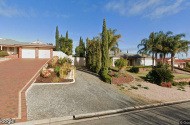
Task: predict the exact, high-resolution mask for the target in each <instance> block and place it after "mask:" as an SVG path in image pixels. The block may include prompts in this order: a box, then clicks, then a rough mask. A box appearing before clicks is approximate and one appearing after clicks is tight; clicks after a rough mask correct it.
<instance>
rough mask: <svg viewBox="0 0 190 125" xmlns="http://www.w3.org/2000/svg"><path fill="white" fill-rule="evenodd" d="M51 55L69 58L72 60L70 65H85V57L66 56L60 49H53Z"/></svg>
mask: <svg viewBox="0 0 190 125" xmlns="http://www.w3.org/2000/svg"><path fill="white" fill-rule="evenodd" d="M53 56H58V57H59V58H69V59H71V60H72V65H75V66H86V58H85V57H72V55H70V56H68V55H67V54H65V53H63V52H62V51H53Z"/></svg>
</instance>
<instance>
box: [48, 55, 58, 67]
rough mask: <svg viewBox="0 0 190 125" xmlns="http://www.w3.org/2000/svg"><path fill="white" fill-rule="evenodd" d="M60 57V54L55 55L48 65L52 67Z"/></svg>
mask: <svg viewBox="0 0 190 125" xmlns="http://www.w3.org/2000/svg"><path fill="white" fill-rule="evenodd" d="M58 59H59V57H58V56H54V57H53V59H52V60H50V62H49V63H48V67H50V68H52V67H54V66H55V64H56V63H57V61H58Z"/></svg>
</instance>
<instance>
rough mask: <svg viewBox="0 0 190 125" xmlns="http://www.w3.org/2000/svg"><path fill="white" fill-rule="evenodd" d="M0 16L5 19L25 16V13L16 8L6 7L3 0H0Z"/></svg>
mask: <svg viewBox="0 0 190 125" xmlns="http://www.w3.org/2000/svg"><path fill="white" fill-rule="evenodd" d="M0 15H2V16H6V17H13V16H27V15H26V13H25V12H24V11H22V10H20V9H18V8H17V7H12V6H9V5H7V4H6V3H5V2H4V1H3V0H0Z"/></svg>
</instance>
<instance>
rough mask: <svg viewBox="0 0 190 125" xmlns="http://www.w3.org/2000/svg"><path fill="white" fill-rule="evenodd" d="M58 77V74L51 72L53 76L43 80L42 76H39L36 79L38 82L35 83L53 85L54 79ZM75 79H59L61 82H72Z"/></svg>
mask: <svg viewBox="0 0 190 125" xmlns="http://www.w3.org/2000/svg"><path fill="white" fill-rule="evenodd" d="M55 77H57V75H56V73H55V72H51V76H50V77H48V78H43V77H41V76H39V77H38V78H37V79H36V82H35V83H52V81H53V78H55ZM72 81H73V79H61V78H59V82H72Z"/></svg>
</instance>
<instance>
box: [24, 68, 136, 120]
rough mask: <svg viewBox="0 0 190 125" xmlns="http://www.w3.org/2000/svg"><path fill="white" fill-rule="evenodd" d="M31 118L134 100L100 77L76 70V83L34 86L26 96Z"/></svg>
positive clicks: (106, 107)
mask: <svg viewBox="0 0 190 125" xmlns="http://www.w3.org/2000/svg"><path fill="white" fill-rule="evenodd" d="M26 99H27V110H28V120H37V119H46V118H52V117H62V116H69V115H74V114H81V113H90V112H98V111H104V110H110V109H118V108H124V107H128V106H132V105H133V103H134V101H133V100H132V99H130V98H129V97H128V96H126V95H125V94H123V93H121V92H120V91H119V90H117V89H116V88H115V87H114V86H112V85H109V84H107V83H104V82H102V81H101V80H100V79H99V78H98V77H96V76H94V75H91V74H89V73H86V72H83V71H79V70H77V79H76V83H74V84H70V85H42V86H37V85H36V86H33V87H32V89H30V90H29V91H28V94H27V96H26Z"/></svg>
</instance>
